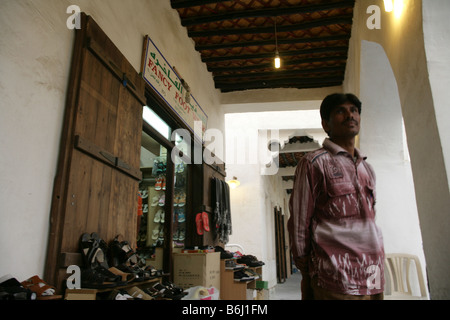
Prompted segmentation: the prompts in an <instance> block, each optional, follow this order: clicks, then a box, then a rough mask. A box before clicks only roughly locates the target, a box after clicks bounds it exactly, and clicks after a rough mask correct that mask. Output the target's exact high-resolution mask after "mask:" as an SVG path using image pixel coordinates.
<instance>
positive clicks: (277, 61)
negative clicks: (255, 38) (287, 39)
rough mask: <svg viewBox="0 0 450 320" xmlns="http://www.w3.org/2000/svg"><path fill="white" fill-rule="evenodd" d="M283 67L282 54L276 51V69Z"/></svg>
mask: <svg viewBox="0 0 450 320" xmlns="http://www.w3.org/2000/svg"><path fill="white" fill-rule="evenodd" d="M280 67H281V59H280V54H279V53H278V50H277V52H276V53H275V68H276V69H280Z"/></svg>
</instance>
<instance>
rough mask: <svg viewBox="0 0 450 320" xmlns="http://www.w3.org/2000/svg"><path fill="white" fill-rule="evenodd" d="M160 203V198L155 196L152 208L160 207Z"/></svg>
mask: <svg viewBox="0 0 450 320" xmlns="http://www.w3.org/2000/svg"><path fill="white" fill-rule="evenodd" d="M158 201H159V197H158V196H154V197H153V198H152V203H151V206H152V207H156V206H157V205H158Z"/></svg>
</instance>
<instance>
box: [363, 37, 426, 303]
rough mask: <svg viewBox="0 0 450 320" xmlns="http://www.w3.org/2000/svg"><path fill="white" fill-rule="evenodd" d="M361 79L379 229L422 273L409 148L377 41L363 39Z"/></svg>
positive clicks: (395, 90)
mask: <svg viewBox="0 0 450 320" xmlns="http://www.w3.org/2000/svg"><path fill="white" fill-rule="evenodd" d="M360 79H361V83H360V86H361V92H360V98H361V100H362V102H363V109H362V117H361V119H362V128H361V134H360V144H361V148H362V151H363V152H364V153H365V154H366V155H367V156H368V162H369V163H371V164H372V166H373V167H374V170H375V172H376V176H377V206H376V208H377V223H378V225H379V226H380V228H381V229H382V232H383V237H384V245H385V252H386V253H408V254H414V255H416V256H418V257H419V259H420V261H421V266H422V272H423V274H426V272H425V271H426V269H425V267H426V262H425V256H424V252H423V246H422V235H421V231H420V224H419V218H418V213H417V206H416V198H415V190H414V182H413V179H412V170H411V163H410V162H409V161H405V160H404V159H405V156H404V152H407V149H406V146H405V145H404V144H403V142H404V139H403V125H402V124H403V122H402V112H401V105H400V98H399V95H398V87H397V83H396V80H395V77H394V74H393V72H392V69H391V66H390V64H389V60H388V58H387V56H386V54H385V52H384V49H383V48H382V47H381V45H379V44H377V43H374V42H368V41H362V44H361V77H360ZM379 97H383V99H381V100H380V98H379ZM412 283H413V287H414V293H415V294H417V295H420V291H418V290H419V286H418V280H417V277H416V276H414V275H412ZM425 283H427V281H426V279H425Z"/></svg>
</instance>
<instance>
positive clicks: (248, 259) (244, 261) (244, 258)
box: [237, 255, 265, 267]
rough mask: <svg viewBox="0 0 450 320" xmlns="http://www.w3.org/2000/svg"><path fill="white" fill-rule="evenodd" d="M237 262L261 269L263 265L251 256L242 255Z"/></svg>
mask: <svg viewBox="0 0 450 320" xmlns="http://www.w3.org/2000/svg"><path fill="white" fill-rule="evenodd" d="M237 262H238V263H242V264H246V265H247V266H249V267H262V266H263V265H264V264H265V263H264V262H262V261H259V260H258V259H257V258H256V257H255V256H252V255H243V256H241V257H240V258H239V259H238V260H237Z"/></svg>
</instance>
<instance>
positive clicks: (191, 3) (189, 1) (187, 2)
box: [170, 0, 229, 9]
mask: <svg viewBox="0 0 450 320" xmlns="http://www.w3.org/2000/svg"><path fill="white" fill-rule="evenodd" d="M226 1H229V0H170V5H171V6H172V8H173V9H183V8H191V7H197V6H201V5H204V4H211V3H219V2H226Z"/></svg>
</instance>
